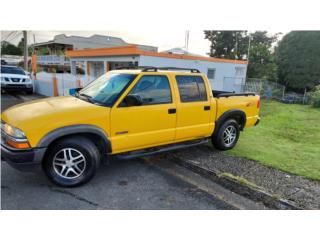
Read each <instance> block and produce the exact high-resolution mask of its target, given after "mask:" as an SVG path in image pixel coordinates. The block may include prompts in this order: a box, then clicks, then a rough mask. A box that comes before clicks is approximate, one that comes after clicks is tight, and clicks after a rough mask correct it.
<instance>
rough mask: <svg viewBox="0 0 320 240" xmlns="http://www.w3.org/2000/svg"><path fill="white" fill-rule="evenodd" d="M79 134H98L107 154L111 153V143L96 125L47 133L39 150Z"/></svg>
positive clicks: (39, 144) (81, 125) (66, 128)
mask: <svg viewBox="0 0 320 240" xmlns="http://www.w3.org/2000/svg"><path fill="white" fill-rule="evenodd" d="M77 133H92V134H96V135H98V136H100V137H101V139H102V140H103V142H104V144H105V146H106V149H107V153H111V151H112V148H111V142H110V140H109V138H108V136H107V134H106V133H105V131H103V130H102V129H101V128H99V127H97V126H94V125H89V124H78V125H71V126H66V127H62V128H57V129H55V130H53V131H51V132H49V133H47V134H46V135H45V136H44V137H42V139H41V140H40V141H39V143H38V146H37V147H38V148H46V147H48V146H49V145H50V144H51V143H52V142H53V141H55V140H56V139H58V138H60V137H64V136H68V135H71V134H77Z"/></svg>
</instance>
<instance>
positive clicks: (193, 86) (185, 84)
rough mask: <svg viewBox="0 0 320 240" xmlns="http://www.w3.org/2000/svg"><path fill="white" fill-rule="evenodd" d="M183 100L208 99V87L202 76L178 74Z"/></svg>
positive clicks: (177, 78) (197, 100)
mask: <svg viewBox="0 0 320 240" xmlns="http://www.w3.org/2000/svg"><path fill="white" fill-rule="evenodd" d="M176 80H177V84H178V88H179V93H180V100H181V102H199V101H207V92H206V87H205V84H204V81H203V78H202V77H201V76H176Z"/></svg>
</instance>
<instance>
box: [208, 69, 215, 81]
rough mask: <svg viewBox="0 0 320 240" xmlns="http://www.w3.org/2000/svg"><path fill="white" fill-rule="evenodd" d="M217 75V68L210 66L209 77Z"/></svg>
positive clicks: (212, 77)
mask: <svg viewBox="0 0 320 240" xmlns="http://www.w3.org/2000/svg"><path fill="white" fill-rule="evenodd" d="M215 75H216V69H215V68H208V73H207V76H208V78H209V79H214V78H215Z"/></svg>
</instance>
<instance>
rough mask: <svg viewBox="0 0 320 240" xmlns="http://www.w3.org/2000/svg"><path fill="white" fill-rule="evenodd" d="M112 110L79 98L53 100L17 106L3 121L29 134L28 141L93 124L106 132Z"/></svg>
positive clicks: (54, 98) (6, 113)
mask: <svg viewBox="0 0 320 240" xmlns="http://www.w3.org/2000/svg"><path fill="white" fill-rule="evenodd" d="M109 114H110V108H108V107H104V106H97V105H94V104H92V103H88V102H86V101H84V100H81V99H78V98H75V97H71V96H68V97H52V98H44V99H40V100H36V101H30V102H27V103H22V104H18V105H16V106H13V107H11V108H9V109H7V110H6V111H4V112H3V113H2V115H1V120H2V121H4V122H6V123H8V124H10V125H12V126H14V127H17V128H19V129H21V130H22V131H24V132H25V134H26V136H27V137H28V135H29V136H31V135H38V134H39V132H41V133H43V134H45V133H47V132H49V131H52V130H54V129H57V128H61V127H65V126H70V125H77V124H92V125H98V127H100V128H103V129H106V127H107V123H108V122H109V121H108V120H109Z"/></svg>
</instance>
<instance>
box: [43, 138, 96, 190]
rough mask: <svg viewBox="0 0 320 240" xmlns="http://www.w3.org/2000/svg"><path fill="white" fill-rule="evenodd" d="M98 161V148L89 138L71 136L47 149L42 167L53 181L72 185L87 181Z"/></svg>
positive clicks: (61, 184)
mask: <svg viewBox="0 0 320 240" xmlns="http://www.w3.org/2000/svg"><path fill="white" fill-rule="evenodd" d="M99 162H100V153H99V150H98V148H97V147H96V146H95V144H94V143H93V142H92V141H91V140H89V139H87V138H85V137H71V138H65V139H63V140H61V141H59V142H57V143H56V144H55V145H53V146H52V147H51V149H49V152H48V154H47V155H46V158H45V160H44V165H43V167H44V170H45V173H46V175H47V176H48V177H49V179H50V180H51V181H52V182H53V183H55V184H57V185H60V186H63V187H74V186H78V185H81V184H84V183H86V182H88V181H89V180H90V179H91V178H92V177H93V176H94V174H95V173H96V170H97V168H98V165H99Z"/></svg>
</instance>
